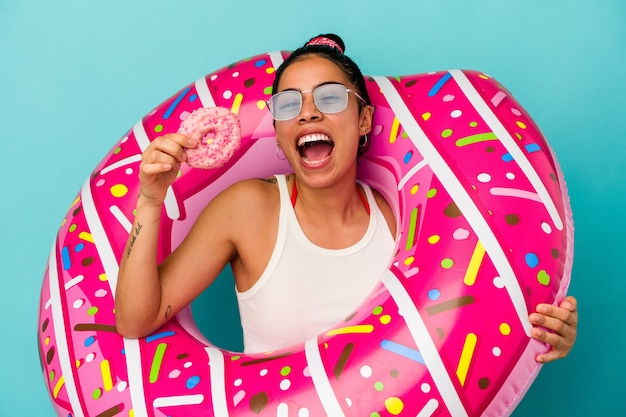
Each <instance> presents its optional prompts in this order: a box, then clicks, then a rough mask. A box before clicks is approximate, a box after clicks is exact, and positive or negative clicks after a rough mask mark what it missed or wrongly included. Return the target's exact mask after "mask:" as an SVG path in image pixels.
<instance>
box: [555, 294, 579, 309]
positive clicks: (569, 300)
mask: <svg viewBox="0 0 626 417" xmlns="http://www.w3.org/2000/svg"><path fill="white" fill-rule="evenodd" d="M559 307H561V308H565V309H567V310H569V311H571V312H572V313H573V312H575V311H578V300H576V298H574V297H572V296H571V295H568V296H567V297H565V298H564V299H563V301H561V303H560V304H559Z"/></svg>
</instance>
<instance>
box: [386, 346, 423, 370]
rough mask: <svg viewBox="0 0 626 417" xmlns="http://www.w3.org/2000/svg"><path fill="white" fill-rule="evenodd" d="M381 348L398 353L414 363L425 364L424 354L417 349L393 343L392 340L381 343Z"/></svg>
mask: <svg viewBox="0 0 626 417" xmlns="http://www.w3.org/2000/svg"><path fill="white" fill-rule="evenodd" d="M380 347H381V348H383V349H385V350H388V351H390V352H393V353H396V354H398V355H400V356H404V357H405V358H407V359H411V360H412V361H415V362H418V363H421V364H425V362H424V358H423V357H422V354H421V353H419V352H418V351H417V350H415V349H411V348H410V347H408V346H404V345H401V344H399V343H396V342H392V341H391V340H383V341H382V342H380Z"/></svg>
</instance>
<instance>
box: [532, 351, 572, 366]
mask: <svg viewBox="0 0 626 417" xmlns="http://www.w3.org/2000/svg"><path fill="white" fill-rule="evenodd" d="M564 356H565V355H562V354H561V353H560V352H557V351H555V350H549V351H548V352H546V353H540V354H539V355H537V356H536V357H535V360H536V361H537V362H539V363H550V362H554V361H555V360H557V359H562V358H563V357H564Z"/></svg>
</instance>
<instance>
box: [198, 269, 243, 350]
mask: <svg viewBox="0 0 626 417" xmlns="http://www.w3.org/2000/svg"><path fill="white" fill-rule="evenodd" d="M234 282H235V281H234V278H233V273H232V270H231V268H230V266H227V267H226V268H224V270H223V271H222V272H221V273H220V275H219V276H218V277H217V278H216V280H215V281H214V282H213V284H211V285H210V286H209V287H208V288H207V289H206V290H204V291H203V292H202V293H201V294H200V295H199V296H198V297H197V298H196V299H195V300H194V301H193V302H192V303H191V312H192V315H193V320H194V321H195V324H196V326H197V327H198V330H199V331H200V332H201V333H202V335H203V336H204V337H205V338H206V339H207V340H209V341H210V342H211V344H213V345H215V346H217V347H219V348H222V349H226V350H230V351H235V352H242V351H243V332H242V329H241V320H240V317H239V308H238V306H237V295H236V294H235V291H234V289H233V287H234Z"/></svg>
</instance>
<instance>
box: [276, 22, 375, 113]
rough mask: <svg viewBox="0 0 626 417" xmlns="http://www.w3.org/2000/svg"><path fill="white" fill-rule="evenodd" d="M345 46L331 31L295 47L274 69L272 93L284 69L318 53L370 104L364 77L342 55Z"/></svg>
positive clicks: (354, 64) (351, 62)
mask: <svg viewBox="0 0 626 417" xmlns="http://www.w3.org/2000/svg"><path fill="white" fill-rule="evenodd" d="M345 50H346V46H345V44H344V42H343V40H342V39H341V37H339V36H338V35H335V34H333V33H329V34H325V35H318V36H315V37H313V38H311V39H309V41H308V42H307V43H305V44H304V45H303V46H301V47H300V48H298V49H296V50H295V51H294V52H293V53H292V54H291V55H289V57H287V59H285V61H284V62H283V63H282V64H281V65H280V66H279V67H278V69H277V70H276V78H274V85H273V86H272V93H276V92H277V90H278V83H279V82H280V79H281V78H282V75H283V73H284V72H285V70H286V69H287V68H288V67H289V66H290V65H291V64H292V63H294V62H297V61H299V60H300V59H302V58H303V57H305V56H308V55H319V56H322V57H323V58H326V59H328V60H329V61H331V62H333V63H334V64H335V65H337V66H338V67H339V68H340V69H341V70H342V71H343V73H344V74H345V75H346V77H347V78H348V81H349V82H350V83H351V84H352V86H354V88H355V89H356V91H357V93H358V94H359V95H360V96H361V97H363V99H364V100H365V103H366V104H368V105H370V104H371V101H370V97H369V95H368V94H367V87H366V86H365V79H364V78H363V74H362V73H361V70H360V69H359V67H358V66H357V64H356V63H355V62H354V61H353V60H352V59H350V58H349V57H348V56H347V55H344V51H345ZM362 106H363V104H362V103H361V102H360V101H359V108H362Z"/></svg>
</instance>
